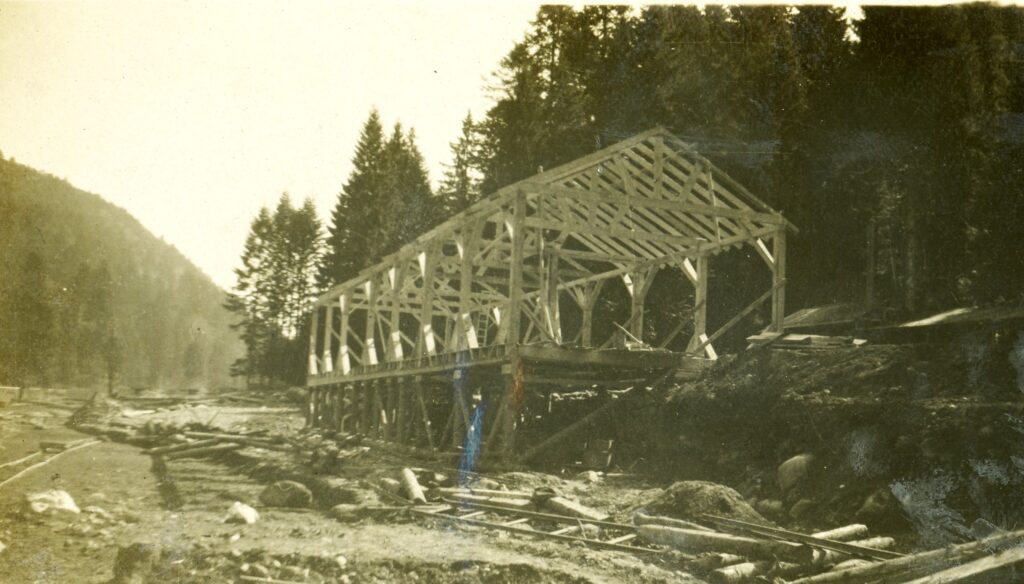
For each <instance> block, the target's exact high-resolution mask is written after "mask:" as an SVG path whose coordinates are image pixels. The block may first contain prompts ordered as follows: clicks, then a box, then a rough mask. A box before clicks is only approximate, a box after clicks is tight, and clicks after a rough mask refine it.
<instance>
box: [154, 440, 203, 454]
mask: <svg viewBox="0 0 1024 584" xmlns="http://www.w3.org/2000/svg"><path fill="white" fill-rule="evenodd" d="M219 443H220V440H218V439H213V438H211V439H209V440H197V441H193V442H182V443H180V444H171V445H169V446H157V447H156V448H148V449H146V450H143V451H142V454H149V455H154V454H168V453H170V452H178V451H180V450H189V449H192V448H201V447H203V446H213V445H214V444H219Z"/></svg>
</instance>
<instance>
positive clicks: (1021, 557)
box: [907, 547, 1024, 584]
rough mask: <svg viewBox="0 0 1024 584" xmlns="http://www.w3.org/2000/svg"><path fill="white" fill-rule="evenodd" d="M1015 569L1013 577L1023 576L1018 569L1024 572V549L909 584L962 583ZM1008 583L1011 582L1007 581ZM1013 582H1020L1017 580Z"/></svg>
mask: <svg viewBox="0 0 1024 584" xmlns="http://www.w3.org/2000/svg"><path fill="white" fill-rule="evenodd" d="M1007 569H1013V575H1014V576H1018V575H1022V574H1021V573H1020V572H1018V569H1022V570H1024V547H1015V548H1010V549H1008V550H1004V551H1001V552H999V553H998V554H995V555H993V556H988V557H985V558H981V559H977V560H974V561H973V562H968V563H966V564H964V565H962V566H954V567H952V568H948V569H946V570H942V571H941V572H936V573H934V574H931V575H929V576H925V577H923V578H918V579H917V580H913V581H911V582H907V584H947V583H949V582H960V581H961V580H965V579H967V578H973V577H974V576H980V575H982V574H988V573H990V572H995V571H996V570H1007ZM1006 581H1007V582H1009V581H1011V580H1006ZM1012 581H1014V582H1019V581H1020V580H1018V579H1017V578H1014V579H1013V580H1012Z"/></svg>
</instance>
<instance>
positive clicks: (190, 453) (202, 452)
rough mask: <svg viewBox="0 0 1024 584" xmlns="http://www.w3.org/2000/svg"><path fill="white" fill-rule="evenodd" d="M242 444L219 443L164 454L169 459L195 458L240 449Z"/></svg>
mask: <svg viewBox="0 0 1024 584" xmlns="http://www.w3.org/2000/svg"><path fill="white" fill-rule="evenodd" d="M241 447H242V445H241V444H234V443H230V442H229V443H227V444H217V445H215V446H205V447H201V448H191V449H188V450H179V451H177V452H171V453H170V454H166V455H164V458H166V459H167V460H177V459H179V458H194V457H202V456H209V455H211V454H219V453H221V452H228V451H230V450H238V449H239V448H241Z"/></svg>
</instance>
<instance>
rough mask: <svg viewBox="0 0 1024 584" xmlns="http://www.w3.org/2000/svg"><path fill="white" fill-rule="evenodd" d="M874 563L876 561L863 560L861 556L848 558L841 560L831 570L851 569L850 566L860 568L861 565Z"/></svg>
mask: <svg viewBox="0 0 1024 584" xmlns="http://www.w3.org/2000/svg"><path fill="white" fill-rule="evenodd" d="M873 563H874V562H872V561H871V560H863V559H861V558H853V559H849V560H846V561H843V562H839V563H838V564H836V565H834V566H832V568H831V570H832V571H833V572H835V571H838V570H849V569H850V568H860V567H863V566H868V565H871V564H873Z"/></svg>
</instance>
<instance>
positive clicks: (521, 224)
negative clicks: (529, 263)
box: [504, 191, 526, 350]
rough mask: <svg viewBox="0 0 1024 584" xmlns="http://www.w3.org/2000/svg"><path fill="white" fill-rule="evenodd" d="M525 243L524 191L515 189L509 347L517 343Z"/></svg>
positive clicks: (509, 285) (509, 301)
mask: <svg viewBox="0 0 1024 584" xmlns="http://www.w3.org/2000/svg"><path fill="white" fill-rule="evenodd" d="M525 243H526V193H524V192H523V191H517V192H516V196H515V199H514V202H513V207H512V265H511V266H510V269H509V282H508V309H507V310H506V311H505V315H504V318H506V319H507V325H506V330H507V331H508V332H507V334H506V336H505V339H506V340H505V344H506V345H508V346H509V348H511V349H513V350H514V349H515V347H516V346H517V345H518V344H519V323H520V316H521V315H520V314H519V313H520V310H521V305H522V297H523V254H524V250H525V248H524V245H525Z"/></svg>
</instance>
